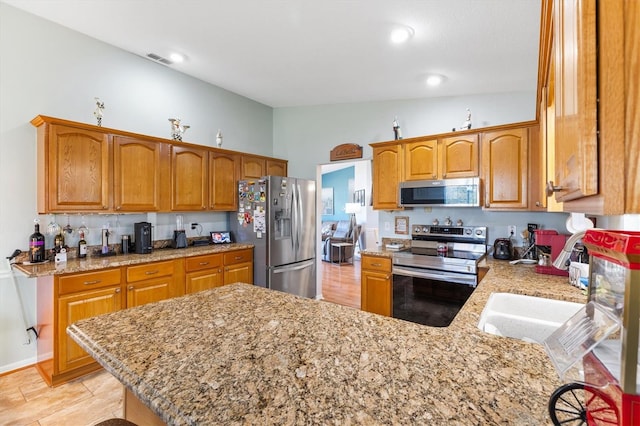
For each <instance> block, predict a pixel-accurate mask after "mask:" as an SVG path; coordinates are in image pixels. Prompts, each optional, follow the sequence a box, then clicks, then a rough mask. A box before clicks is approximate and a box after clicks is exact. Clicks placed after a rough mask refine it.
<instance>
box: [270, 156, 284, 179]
mask: <svg viewBox="0 0 640 426" xmlns="http://www.w3.org/2000/svg"><path fill="white" fill-rule="evenodd" d="M266 169H267V176H287V162H286V161H285V160H272V159H267V160H266Z"/></svg>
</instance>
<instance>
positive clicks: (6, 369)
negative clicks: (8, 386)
mask: <svg viewBox="0 0 640 426" xmlns="http://www.w3.org/2000/svg"><path fill="white" fill-rule="evenodd" d="M37 362H38V358H37V357H35V356H33V357H30V358H27V359H22V360H20V361H17V362H13V363H11V364H5V365H3V366H0V376H4V375H7V374H11V373H13V372H15V371H18V370H22V369H25V368H27V367H33V366H34V365H35V364H36V363H37Z"/></svg>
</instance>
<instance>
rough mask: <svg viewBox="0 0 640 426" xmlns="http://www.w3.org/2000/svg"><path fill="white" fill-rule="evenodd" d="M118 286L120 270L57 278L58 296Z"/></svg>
mask: <svg viewBox="0 0 640 426" xmlns="http://www.w3.org/2000/svg"><path fill="white" fill-rule="evenodd" d="M118 284H120V268H118V269H108V270H104V271H100V272H87V273H83V274H76V275H70V276H61V277H60V278H58V294H69V293H76V292H79V291H87V290H93V289H96V288H103V287H108V286H112V285H118Z"/></svg>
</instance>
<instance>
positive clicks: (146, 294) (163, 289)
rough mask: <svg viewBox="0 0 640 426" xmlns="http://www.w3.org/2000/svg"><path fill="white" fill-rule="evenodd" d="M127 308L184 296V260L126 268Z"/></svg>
mask: <svg viewBox="0 0 640 426" xmlns="http://www.w3.org/2000/svg"><path fill="white" fill-rule="evenodd" d="M126 279H127V307H128V308H131V307H134V306H140V305H144V304H146V303H152V302H158V301H160V300H164V299H169V298H171V297H177V296H182V295H183V294H184V260H183V259H177V260H168V261H164V262H153V263H146V264H144V265H136V266H128V267H126Z"/></svg>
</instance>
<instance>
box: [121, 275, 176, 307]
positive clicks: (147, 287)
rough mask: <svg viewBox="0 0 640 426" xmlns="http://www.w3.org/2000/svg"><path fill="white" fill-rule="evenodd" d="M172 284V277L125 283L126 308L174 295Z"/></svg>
mask: <svg viewBox="0 0 640 426" xmlns="http://www.w3.org/2000/svg"><path fill="white" fill-rule="evenodd" d="M173 286H174V283H173V278H172V277H160V278H155V279H152V280H146V281H139V282H136V283H131V284H127V308H132V307H134V306H140V305H144V304H146V303H152V302H158V301H160V300H164V299H169V298H171V297H174V295H173Z"/></svg>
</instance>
